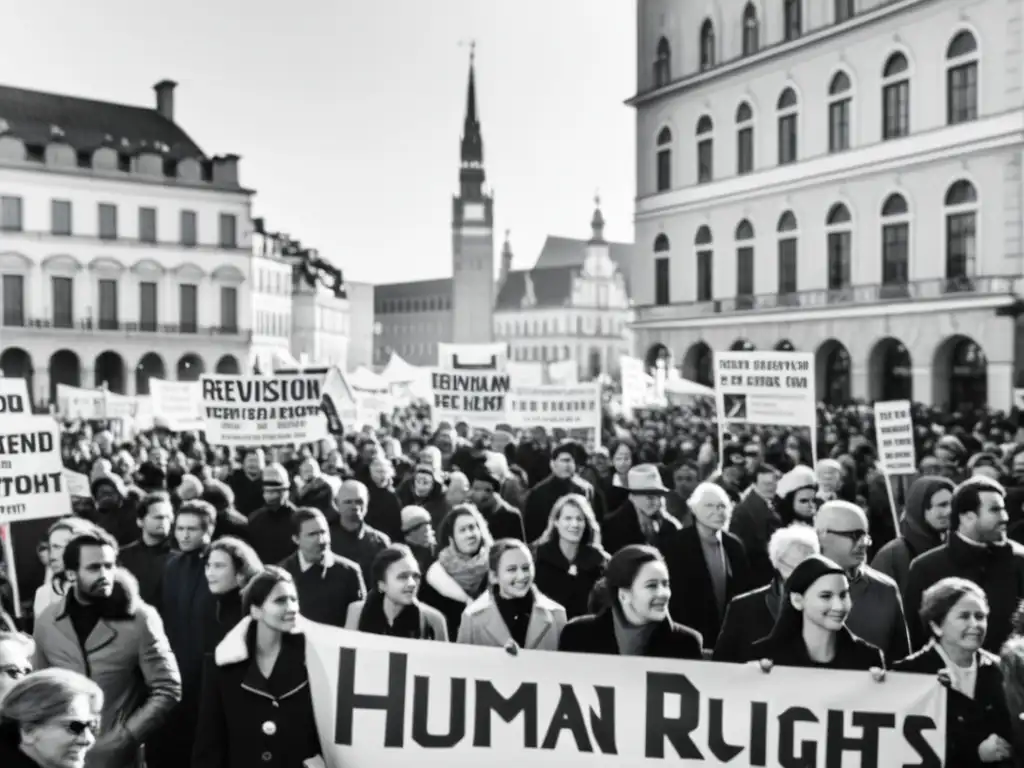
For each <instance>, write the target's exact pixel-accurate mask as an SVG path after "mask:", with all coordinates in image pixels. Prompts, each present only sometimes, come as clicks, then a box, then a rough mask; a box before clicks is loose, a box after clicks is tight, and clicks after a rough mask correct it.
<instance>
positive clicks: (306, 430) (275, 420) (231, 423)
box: [199, 373, 328, 446]
mask: <svg viewBox="0 0 1024 768" xmlns="http://www.w3.org/2000/svg"><path fill="white" fill-rule="evenodd" d="M199 383H200V387H201V390H202V391H201V394H202V404H203V429H204V430H205V431H206V442H208V443H210V444H211V445H230V446H247V445H253V446H258V445H287V444H290V443H313V442H316V441H317V440H323V439H324V438H325V437H327V434H328V432H327V419H326V418H325V417H324V414H323V411H322V410H321V408H320V402H321V399H322V395H323V384H324V373H290V374H278V373H275V374H272V375H270V376H234V375H228V374H212V375H203V376H201V377H200V379H199Z"/></svg>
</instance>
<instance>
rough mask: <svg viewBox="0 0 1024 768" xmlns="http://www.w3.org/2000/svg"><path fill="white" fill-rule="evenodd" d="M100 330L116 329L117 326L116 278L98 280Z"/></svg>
mask: <svg viewBox="0 0 1024 768" xmlns="http://www.w3.org/2000/svg"><path fill="white" fill-rule="evenodd" d="M99 286H100V330H101V331H116V330H117V329H118V327H119V323H118V313H117V280H100V281H99Z"/></svg>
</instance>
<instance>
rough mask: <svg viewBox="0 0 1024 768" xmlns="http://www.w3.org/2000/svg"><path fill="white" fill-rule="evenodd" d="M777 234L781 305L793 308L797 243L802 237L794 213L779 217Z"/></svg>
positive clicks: (795, 286) (794, 302)
mask: <svg viewBox="0 0 1024 768" xmlns="http://www.w3.org/2000/svg"><path fill="white" fill-rule="evenodd" d="M775 232H776V234H777V235H778V237H779V305H780V306H792V305H794V304H796V301H795V299H796V296H795V295H794V294H796V292H797V277H796V276H797V269H796V268H797V241H798V240H799V236H800V228H799V226H798V225H797V221H796V216H794V215H793V212H792V211H786V212H785V213H783V214H782V215H781V216H779V223H778V224H777V225H776V227H775Z"/></svg>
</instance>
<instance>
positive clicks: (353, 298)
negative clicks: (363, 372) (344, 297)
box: [345, 283, 377, 371]
mask: <svg viewBox="0 0 1024 768" xmlns="http://www.w3.org/2000/svg"><path fill="white" fill-rule="evenodd" d="M345 290H346V291H347V292H348V315H349V317H348V327H349V332H350V334H349V340H348V365H347V368H346V370H349V371H353V370H355V369H356V368H359V367H360V366H363V367H366V368H372V367H373V365H374V360H373V340H374V338H375V328H376V326H377V321H376V319H375V318H374V313H373V286H372V285H370V284H369V283H345Z"/></svg>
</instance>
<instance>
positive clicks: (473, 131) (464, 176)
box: [459, 41, 484, 200]
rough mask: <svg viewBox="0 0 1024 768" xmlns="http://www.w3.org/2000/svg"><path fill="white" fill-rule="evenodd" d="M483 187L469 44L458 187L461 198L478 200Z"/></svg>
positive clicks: (473, 56)
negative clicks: (467, 80)
mask: <svg viewBox="0 0 1024 768" xmlns="http://www.w3.org/2000/svg"><path fill="white" fill-rule="evenodd" d="M483 185H484V139H483V136H482V134H481V132H480V119H479V117H478V116H477V107H476V42H475V41H474V42H471V43H470V44H469V84H468V85H467V87H466V116H465V119H464V120H463V123H462V146H461V151H460V163H459V186H460V187H461V190H462V197H463V198H465V199H469V200H479V199H480V198H481V197H482V196H483Z"/></svg>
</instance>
